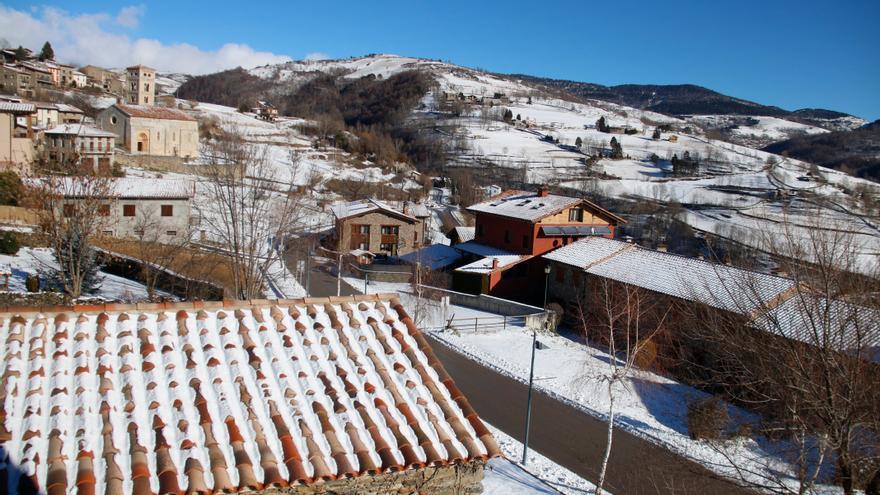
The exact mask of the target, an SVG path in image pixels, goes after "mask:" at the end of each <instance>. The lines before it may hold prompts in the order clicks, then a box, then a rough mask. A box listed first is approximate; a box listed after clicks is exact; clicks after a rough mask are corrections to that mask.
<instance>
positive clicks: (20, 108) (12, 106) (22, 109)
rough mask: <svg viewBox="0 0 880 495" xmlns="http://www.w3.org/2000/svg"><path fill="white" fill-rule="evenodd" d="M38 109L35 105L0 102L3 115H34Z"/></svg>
mask: <svg viewBox="0 0 880 495" xmlns="http://www.w3.org/2000/svg"><path fill="white" fill-rule="evenodd" d="M36 111H37V107H36V106H35V105H34V104H33V103H16V102H12V101H0V112H3V113H34V112H36Z"/></svg>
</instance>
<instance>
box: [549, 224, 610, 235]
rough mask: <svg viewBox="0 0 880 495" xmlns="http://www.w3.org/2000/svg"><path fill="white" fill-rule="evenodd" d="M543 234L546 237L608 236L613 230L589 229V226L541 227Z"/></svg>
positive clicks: (604, 227)
mask: <svg viewBox="0 0 880 495" xmlns="http://www.w3.org/2000/svg"><path fill="white" fill-rule="evenodd" d="M541 232H543V233H544V235H551V236H555V235H607V234H610V233H611V229H610V228H608V227H607V226H598V227H588V226H575V225H565V226H560V227H553V226H548V227H541Z"/></svg>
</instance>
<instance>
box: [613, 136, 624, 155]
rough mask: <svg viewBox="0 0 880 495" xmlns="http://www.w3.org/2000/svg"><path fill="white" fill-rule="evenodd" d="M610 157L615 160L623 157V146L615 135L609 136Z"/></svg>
mask: <svg viewBox="0 0 880 495" xmlns="http://www.w3.org/2000/svg"><path fill="white" fill-rule="evenodd" d="M611 158H613V159H615V160H619V159H621V158H623V147H622V146H620V142H619V141H617V138H616V137H613V138H611Z"/></svg>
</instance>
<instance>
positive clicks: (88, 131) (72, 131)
mask: <svg viewBox="0 0 880 495" xmlns="http://www.w3.org/2000/svg"><path fill="white" fill-rule="evenodd" d="M44 134H49V135H53V134H63V135H76V136H82V137H112V138H115V137H116V134H113V133H112V132H107V131H103V130H101V129H98V128H96V127H92V126H89V125H85V124H59V125H57V126H55V127H53V128H51V129H49V130H47V131H45V132H44Z"/></svg>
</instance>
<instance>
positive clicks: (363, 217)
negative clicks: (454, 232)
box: [332, 199, 425, 256]
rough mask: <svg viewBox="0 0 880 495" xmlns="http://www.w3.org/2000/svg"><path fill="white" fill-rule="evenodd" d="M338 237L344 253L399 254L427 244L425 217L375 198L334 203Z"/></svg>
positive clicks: (340, 248) (338, 243) (337, 239)
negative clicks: (393, 206)
mask: <svg viewBox="0 0 880 495" xmlns="http://www.w3.org/2000/svg"><path fill="white" fill-rule="evenodd" d="M332 211H333V215H334V216H335V217H336V232H335V237H336V241H337V245H338V249H339V251H340V252H343V253H348V252H351V251H354V250H358V251H360V252H369V253H372V254H373V255H376V254H383V255H387V256H399V255H404V254H407V253H410V252H412V251H414V250H416V249H418V248H419V247H420V246H421V245H422V244H423V243H424V239H425V238H424V235H425V226H424V223H425V222H424V220H423V219H421V218H417V217H416V216H415V215H413V214H409V213H404V212H403V211H400V210H397V209H395V208H392V207H391V206H389V205H388V204H386V203H383V202H381V201H377V200H374V199H364V200H360V201H352V202H349V203H342V204H338V205H334V206H333V208H332Z"/></svg>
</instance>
